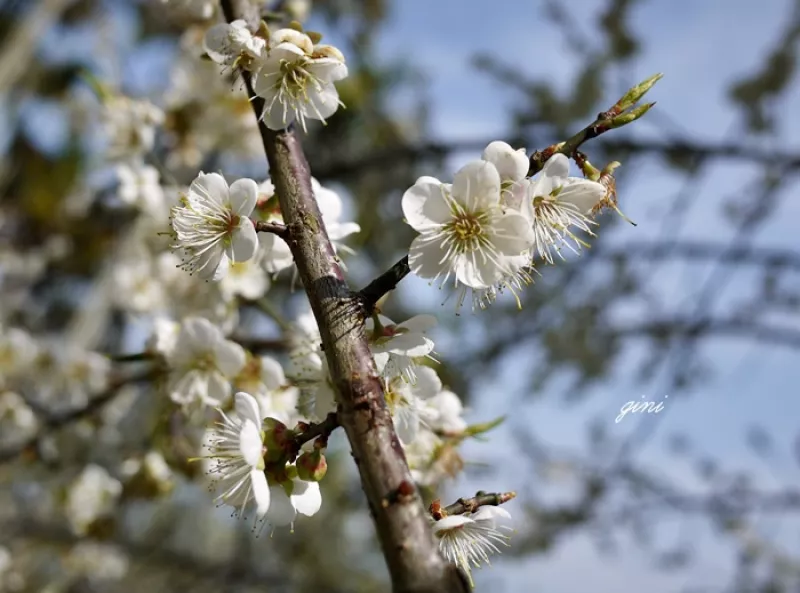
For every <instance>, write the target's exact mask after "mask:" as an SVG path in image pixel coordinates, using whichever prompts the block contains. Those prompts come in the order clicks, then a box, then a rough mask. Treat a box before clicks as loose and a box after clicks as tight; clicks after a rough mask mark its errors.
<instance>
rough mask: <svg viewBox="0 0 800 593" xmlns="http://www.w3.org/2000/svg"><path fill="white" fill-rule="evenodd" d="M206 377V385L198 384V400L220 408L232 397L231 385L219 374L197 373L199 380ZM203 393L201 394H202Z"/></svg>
mask: <svg viewBox="0 0 800 593" xmlns="http://www.w3.org/2000/svg"><path fill="white" fill-rule="evenodd" d="M200 377H205V378H206V379H205V385H204V386H203V387H200V384H199V383H198V384H197V389H198V393H197V395H196V398H198V399H200V400H202V401H204V402H205V403H207V404H210V405H212V406H219V405H221V404H222V403H223V402H225V400H227V399H228V397H230V395H231V384H230V383H229V382H228V381H227V380H226V379H225V377H223V376H222V375H221V374H219V373H199V372H198V373H197V378H198V379H199V378H200ZM200 391H201V392H200Z"/></svg>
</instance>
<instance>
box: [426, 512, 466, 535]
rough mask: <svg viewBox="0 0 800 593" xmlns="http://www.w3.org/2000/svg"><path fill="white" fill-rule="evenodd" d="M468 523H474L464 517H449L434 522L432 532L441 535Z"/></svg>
mask: <svg viewBox="0 0 800 593" xmlns="http://www.w3.org/2000/svg"><path fill="white" fill-rule="evenodd" d="M470 523H474V521H473V520H472V519H470V518H469V517H465V516H464V515H450V516H448V517H443V518H442V519H439V520H438V521H436V522H435V523H434V524H433V532H434V533H441V532H442V531H450V530H451V529H456V528H458V527H463V526H464V525H468V524H470Z"/></svg>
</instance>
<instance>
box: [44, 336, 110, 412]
mask: <svg viewBox="0 0 800 593" xmlns="http://www.w3.org/2000/svg"><path fill="white" fill-rule="evenodd" d="M110 373H111V361H110V360H109V358H108V357H107V356H105V355H102V354H100V353H98V352H92V351H90V350H85V349H83V348H81V347H79V346H78V345H77V344H74V343H70V342H66V341H63V340H50V341H44V342H43V343H42V344H41V346H40V349H39V353H38V355H37V357H36V360H35V361H34V366H33V368H32V371H31V373H29V374H28V375H29V376H28V382H29V383H30V393H31V394H35V397H36V400H37V401H38V402H39V403H42V404H45V405H47V406H49V407H50V408H52V410H53V411H56V410H59V411H62V410H66V409H72V408H76V407H81V406H84V405H86V404H87V403H88V401H89V399H90V398H91V396H93V395H97V394H99V393H100V392H102V391H105V390H106V389H107V388H108V384H109V377H110Z"/></svg>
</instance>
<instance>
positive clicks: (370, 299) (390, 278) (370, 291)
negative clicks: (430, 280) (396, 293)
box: [358, 255, 411, 315]
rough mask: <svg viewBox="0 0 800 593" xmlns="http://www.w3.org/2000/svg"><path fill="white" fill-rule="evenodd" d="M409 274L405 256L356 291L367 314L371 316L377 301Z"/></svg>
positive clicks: (409, 270)
mask: <svg viewBox="0 0 800 593" xmlns="http://www.w3.org/2000/svg"><path fill="white" fill-rule="evenodd" d="M410 272H411V268H410V267H409V265H408V256H407V255H406V256H405V257H404V258H403V259H401V260H400V261H398V262H397V263H396V264H394V265H393V266H392V267H391V268H389V269H388V270H387V271H385V272H384V273H383V274H381V275H380V276H378V277H377V278H375V280H373V281H372V282H370V283H369V284H368V285H367V286H365V287H364V288H362V289H361V290H360V291H358V295H359V297H360V298H361V300H362V302H363V303H364V308H365V309H366V311H367V314H368V315H369V314H371V313H372V312H373V311H374V310H375V305H376V304H377V303H378V301H379V300H381V298H383V296H384V295H385V294H386V293H388V292H390V291H392V290H394V289H395V288H397V285H398V284H400V281H401V280H402V279H403V278H405V277H406V276H408V274H409V273H410Z"/></svg>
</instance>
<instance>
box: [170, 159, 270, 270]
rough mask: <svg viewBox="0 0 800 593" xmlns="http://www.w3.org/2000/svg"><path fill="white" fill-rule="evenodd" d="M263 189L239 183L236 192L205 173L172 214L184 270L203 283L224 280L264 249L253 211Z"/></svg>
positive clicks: (246, 181)
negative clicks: (234, 265) (234, 266)
mask: <svg viewBox="0 0 800 593" xmlns="http://www.w3.org/2000/svg"><path fill="white" fill-rule="evenodd" d="M257 197H258V186H257V185H256V182H255V181H253V180H252V179H239V180H238V181H234V182H233V183H232V184H231V186H230V187H228V183H227V182H226V181H225V178H224V177H222V175H219V174H217V173H200V175H199V176H198V177H197V179H195V180H194V181H193V182H192V184H191V185H190V186H189V191H188V193H187V194H186V195H185V196H184V197H183V199H182V200H181V205H179V206H176V207H174V208H173V209H172V228H173V230H174V232H175V239H176V242H175V247H176V248H178V249H180V250H181V251H182V252H183V254H184V255H185V260H184V262H183V265H184V267H185V268H186V269H187V270H189V271H190V272H196V273H198V274H199V275H200V276H201V277H202V278H205V279H213V280H220V279H221V278H222V277H223V276H224V275H225V274H226V273H227V271H228V267H229V266H230V264H232V263H236V262H243V261H247V260H249V259H250V258H252V257H253V256H254V255H255V253H256V249H257V248H258V237H257V236H256V229H255V226H254V225H253V221H252V220H250V218H249V216H250V214H251V213H252V212H253V208H255V205H256V199H257Z"/></svg>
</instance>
